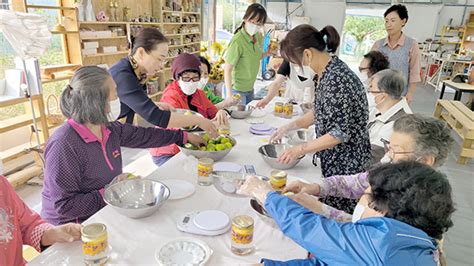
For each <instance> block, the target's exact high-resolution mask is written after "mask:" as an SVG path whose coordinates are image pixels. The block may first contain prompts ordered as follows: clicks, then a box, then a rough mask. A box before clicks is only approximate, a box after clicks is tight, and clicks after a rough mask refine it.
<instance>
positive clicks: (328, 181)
mask: <svg viewBox="0 0 474 266" xmlns="http://www.w3.org/2000/svg"><path fill="white" fill-rule="evenodd" d="M383 142H384V150H385V156H384V157H383V158H382V160H381V162H382V163H390V162H400V161H418V162H421V163H424V164H426V165H429V166H431V167H440V166H442V165H443V164H444V162H445V161H446V159H447V158H448V155H449V152H450V150H451V147H452V144H453V143H454V140H453V138H452V137H451V130H450V129H449V127H448V126H447V124H446V123H445V122H443V121H440V120H438V119H436V118H433V117H424V116H422V115H418V114H407V115H405V116H402V117H400V118H399V119H397V120H396V121H395V123H394V125H393V134H392V135H391V136H390V139H387V140H384V141H383ZM368 186H369V182H368V173H367V172H363V173H358V174H354V175H335V176H330V177H327V178H325V179H323V180H322V182H321V183H320V184H307V183H303V182H300V181H295V182H292V183H290V184H288V185H287V186H286V188H285V190H284V191H283V192H284V193H286V192H293V193H297V194H296V195H295V197H294V198H293V199H294V200H295V201H297V202H298V203H300V204H301V205H303V206H304V207H306V208H308V209H310V210H312V211H313V212H316V213H320V214H322V215H324V216H326V217H328V218H331V219H336V220H337V221H340V222H347V221H351V214H349V213H346V212H344V211H341V210H337V209H334V208H332V207H329V206H327V205H325V204H322V203H321V202H320V201H318V200H317V198H315V197H321V198H324V197H326V196H328V195H332V196H339V197H344V198H351V199H359V198H360V197H361V196H362V195H363V194H364V191H365V190H366V189H367V187H368Z"/></svg>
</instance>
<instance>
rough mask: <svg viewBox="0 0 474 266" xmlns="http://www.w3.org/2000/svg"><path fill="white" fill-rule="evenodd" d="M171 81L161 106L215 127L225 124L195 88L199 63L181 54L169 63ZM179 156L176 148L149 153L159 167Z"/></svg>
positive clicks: (224, 115)
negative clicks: (197, 115)
mask: <svg viewBox="0 0 474 266" xmlns="http://www.w3.org/2000/svg"><path fill="white" fill-rule="evenodd" d="M171 72H172V73H173V79H174V81H173V82H172V83H170V84H169V85H168V87H166V89H165V90H164V91H163V96H162V97H161V100H160V101H161V102H162V103H167V104H170V105H171V106H172V107H174V108H180V109H187V110H192V111H194V112H197V113H200V114H201V115H202V116H203V117H205V118H207V119H213V120H215V121H216V122H217V124H218V125H221V124H227V123H228V115H227V112H226V111H224V110H218V109H217V107H216V106H215V105H214V104H212V102H211V101H210V100H209V99H208V98H207V95H206V93H205V92H204V91H203V90H199V89H198V88H199V87H200V85H201V82H200V80H201V61H200V60H199V58H198V57H197V56H195V55H192V54H181V55H179V56H178V57H176V59H174V60H173V64H172V66H171ZM178 152H179V148H178V146H177V145H175V144H173V145H169V146H166V147H160V148H153V149H150V153H151V155H152V156H153V162H155V164H156V165H158V166H160V165H162V164H163V163H165V162H166V161H168V160H169V159H170V158H171V157H173V156H174V155H175V154H177V153H178Z"/></svg>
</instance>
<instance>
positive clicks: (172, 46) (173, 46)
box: [168, 44, 184, 48]
mask: <svg viewBox="0 0 474 266" xmlns="http://www.w3.org/2000/svg"><path fill="white" fill-rule="evenodd" d="M183 46H184V45H183V44H176V45H168V48H178V47H183Z"/></svg>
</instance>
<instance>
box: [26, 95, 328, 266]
mask: <svg viewBox="0 0 474 266" xmlns="http://www.w3.org/2000/svg"><path fill="white" fill-rule="evenodd" d="M277 100H278V99H277ZM272 108H273V105H272V104H270V105H269V106H268V107H267V108H266V109H265V111H266V112H267V115H266V116H265V117H263V118H262V119H263V120H264V121H265V123H267V124H269V125H272V126H275V127H278V126H281V125H283V124H284V123H287V122H288V121H289V120H288V119H283V118H277V117H275V116H273V115H272V114H271V110H272ZM230 124H231V131H232V134H233V135H234V137H235V139H236V140H237V145H236V146H235V147H234V148H233V150H232V151H231V152H230V153H229V154H228V155H227V156H226V157H225V158H224V159H222V160H221V161H226V162H234V163H238V164H241V165H244V164H251V165H254V166H255V168H256V171H257V173H258V174H261V175H267V176H268V175H269V174H270V171H271V170H272V169H271V167H269V166H268V165H267V164H266V163H265V162H264V161H263V159H262V158H261V157H260V155H259V154H258V152H257V149H258V147H259V146H261V145H263V144H264V143H265V141H268V138H269V136H256V135H253V134H251V133H250V132H249V131H248V129H249V126H250V124H248V123H247V122H246V121H245V120H234V119H232V120H231V122H230ZM124 172H133V173H135V174H139V175H141V176H144V177H146V178H151V179H154V180H158V181H159V180H165V179H184V180H188V181H190V182H192V183H193V184H195V186H196V192H195V193H194V194H193V195H192V196H190V197H188V198H185V199H180V200H170V201H167V202H166V203H165V204H164V205H163V206H162V207H161V208H160V209H159V210H158V211H157V212H156V213H154V214H153V215H151V216H149V217H146V218H143V219H130V218H127V217H124V216H122V215H120V214H118V213H117V212H116V211H115V210H114V209H112V207H110V206H106V207H104V208H103V209H102V210H100V211H99V212H97V213H96V214H94V215H93V216H92V217H91V218H89V219H88V220H87V221H86V222H84V224H90V223H104V224H106V225H107V229H108V234H109V245H110V247H111V253H110V254H111V255H110V259H109V263H110V264H125V265H138V264H156V260H155V252H156V251H157V250H159V249H160V247H161V246H162V245H164V244H165V243H167V242H168V241H171V240H174V239H176V238H180V237H194V238H198V239H200V240H203V241H205V242H206V243H207V244H208V245H209V246H210V248H211V249H212V250H213V254H212V256H211V259H210V260H209V261H208V265H236V264H250V263H258V262H259V261H260V259H261V258H271V259H277V260H288V259H294V258H305V257H306V255H307V253H306V251H305V250H304V249H303V248H301V247H300V246H298V245H297V244H296V243H294V242H293V241H292V240H291V239H289V238H287V237H286V236H284V235H283V234H282V233H281V231H280V230H279V229H278V228H277V226H276V224H275V223H274V222H273V221H272V220H271V219H268V218H267V219H262V218H261V217H260V216H259V215H258V214H257V213H256V212H255V211H254V210H253V209H252V208H251V207H250V205H249V199H248V198H234V197H228V196H225V195H223V194H221V193H220V192H218V191H217V190H216V189H215V187H214V186H199V185H197V183H196V181H197V160H196V159H195V158H194V157H187V156H185V155H184V154H183V153H179V154H177V155H176V156H174V157H173V158H172V159H170V160H169V161H168V162H167V163H166V164H164V165H163V166H161V167H159V168H158V167H156V166H155V165H154V164H153V162H152V161H151V158H150V156H143V158H139V159H138V160H136V161H135V162H133V163H131V164H130V165H128V166H127V167H125V168H124ZM287 173H288V175H289V179H290V180H291V179H295V178H301V179H304V180H306V181H309V182H318V181H319V179H320V176H321V174H320V173H321V170H320V169H319V168H318V167H314V166H313V165H312V156H311V155H306V156H305V157H304V158H303V159H302V160H301V161H300V163H299V164H298V165H296V167H294V168H293V169H290V170H287ZM207 209H217V210H221V211H223V212H225V213H227V214H228V215H229V216H230V217H233V216H235V215H240V214H247V215H250V216H252V217H253V218H254V221H255V234H254V244H255V247H256V250H255V252H253V253H252V254H250V255H247V256H237V255H234V254H233V253H232V252H231V251H230V241H231V240H230V232H227V233H225V234H223V235H219V236H213V237H209V236H199V235H192V234H189V233H183V232H180V231H179V230H178V229H177V227H176V223H177V221H178V219H179V218H180V217H182V215H183V214H185V213H189V212H193V211H199V210H207ZM82 263H83V258H82V250H81V243H80V242H79V241H77V242H74V243H67V244H63V243H58V244H55V245H53V246H51V247H50V248H48V249H47V250H46V251H44V252H43V253H42V254H41V255H40V256H39V257H37V258H36V259H35V260H34V261H33V262H32V263H31V264H32V265H36V264H47V265H62V264H67V265H71V264H82Z"/></svg>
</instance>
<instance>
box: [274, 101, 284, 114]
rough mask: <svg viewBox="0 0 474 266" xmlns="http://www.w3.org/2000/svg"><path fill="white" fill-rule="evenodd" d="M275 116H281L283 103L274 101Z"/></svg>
mask: <svg viewBox="0 0 474 266" xmlns="http://www.w3.org/2000/svg"><path fill="white" fill-rule="evenodd" d="M273 111H274V112H275V115H276V116H281V115H282V114H283V103H282V102H276V103H275V107H274V110H273Z"/></svg>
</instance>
